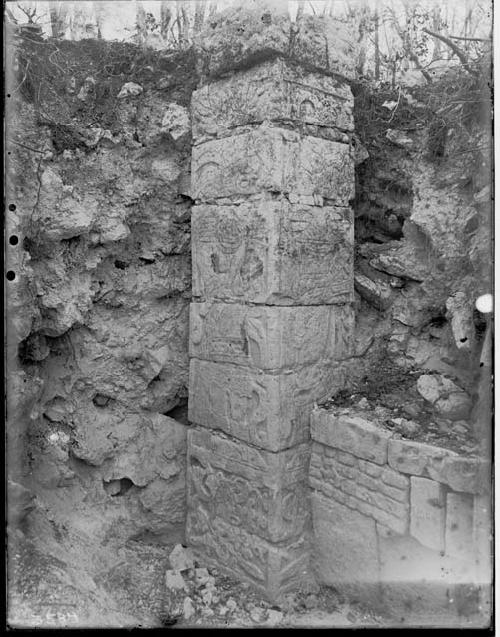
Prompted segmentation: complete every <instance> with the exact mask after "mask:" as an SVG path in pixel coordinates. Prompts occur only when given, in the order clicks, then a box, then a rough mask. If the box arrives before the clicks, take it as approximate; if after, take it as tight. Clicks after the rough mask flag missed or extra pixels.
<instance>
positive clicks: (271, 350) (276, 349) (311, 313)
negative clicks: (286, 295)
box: [189, 303, 354, 369]
mask: <svg viewBox="0 0 500 637" xmlns="http://www.w3.org/2000/svg"><path fill="white" fill-rule="evenodd" d="M353 330H354V312H353V310H352V308H351V306H344V305H340V306H339V305H335V306H332V305H322V306H295V307H272V306H248V305H240V304H235V303H231V304H229V303H228V304H226V303H192V304H191V315H190V341H189V342H190V355H191V356H192V357H196V358H201V359H204V360H211V361H215V362H219V363H234V364H237V365H246V366H248V367H258V368H260V369H282V368H294V367H302V366H303V365H306V364H308V363H314V362H317V361H319V360H322V359H334V360H339V359H342V358H346V357H348V356H349V354H350V353H351V348H352V345H351V343H352V334H353Z"/></svg>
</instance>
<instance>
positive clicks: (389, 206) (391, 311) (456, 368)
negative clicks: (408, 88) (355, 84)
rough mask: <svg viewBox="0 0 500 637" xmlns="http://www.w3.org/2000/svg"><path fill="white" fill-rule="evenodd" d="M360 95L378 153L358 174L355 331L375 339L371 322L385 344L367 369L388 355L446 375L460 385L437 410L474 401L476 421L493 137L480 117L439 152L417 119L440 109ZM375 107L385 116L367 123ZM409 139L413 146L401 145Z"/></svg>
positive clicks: (461, 413)
mask: <svg viewBox="0 0 500 637" xmlns="http://www.w3.org/2000/svg"><path fill="white" fill-rule="evenodd" d="M355 95H356V98H355V108H354V114H355V127H356V131H357V134H358V135H360V136H361V137H362V141H363V142H364V143H365V145H366V148H367V149H368V152H369V157H367V158H365V159H364V160H363V161H362V162H360V164H359V165H358V167H357V173H356V175H357V185H356V200H355V203H354V212H355V216H356V237H355V239H356V257H355V288H356V291H357V293H358V295H359V296H358V297H357V302H358V308H357V313H356V314H357V321H358V324H359V327H360V329H358V330H357V332H356V337H357V339H358V340H359V341H360V343H363V342H366V341H367V339H368V335H364V334H365V328H364V327H363V326H362V322H363V321H364V322H365V323H367V325H368V326H369V329H370V330H371V333H372V335H373V336H374V338H375V339H376V340H377V341H379V339H380V337H381V336H382V335H383V339H384V340H385V345H384V346H383V347H382V348H380V349H378V348H376V347H375V348H373V349H372V350H371V351H370V352H368V356H365V357H364V359H363V360H362V361H360V366H361V367H362V368H364V369H366V366H367V365H369V361H370V360H371V361H372V362H373V365H372V368H371V370H372V372H373V373H374V374H376V369H377V363H376V360H377V356H379V355H380V354H382V356H385V357H388V358H389V359H390V360H392V361H393V363H394V365H395V366H399V367H401V368H402V369H407V370H418V371H420V372H422V371H423V372H427V373H429V374H433V375H434V376H431V378H433V379H436V378H440V376H439V375H443V374H444V377H443V378H444V381H443V382H444V383H451V384H453V385H454V387H455V389H454V390H453V391H452V392H451V393H450V392H446V391H445V389H444V387H443V396H441V398H440V399H439V400H438V401H437V402H435V403H434V408H435V415H436V416H439V417H441V418H445V419H447V420H455V419H457V420H460V419H463V418H465V419H467V418H468V417H469V415H471V411H470V409H471V405H474V409H473V411H472V415H471V417H472V418H474V419H475V418H476V416H475V414H476V410H477V405H476V403H477V391H478V384H477V383H478V380H479V378H478V376H479V356H480V351H481V347H482V343H483V340H484V333H485V329H486V319H485V317H484V316H481V315H480V314H479V312H477V311H476V310H474V303H475V300H476V299H477V297H478V296H479V295H480V294H485V293H487V292H488V291H490V290H491V261H490V243H489V234H490V233H491V220H490V212H491V210H490V202H489V200H488V184H489V180H490V176H489V175H490V173H489V168H490V165H489V158H488V151H487V148H488V140H486V139H485V138H484V133H483V132H482V124H481V123H479V124H478V123H477V122H476V123H474V122H473V123H471V124H468V129H467V131H466V130H465V129H461V131H460V133H459V132H457V131H454V130H450V133H449V135H448V141H447V142H446V148H445V149H444V150H440V154H439V155H438V156H437V155H436V154H435V151H434V150H433V140H434V138H433V131H432V125H431V124H430V123H429V124H427V125H424V126H422V124H421V123H417V124H413V118H415V117H416V116H417V115H418V116H419V117H423V118H424V119H425V118H428V121H429V122H431V121H432V114H429V112H426V113H424V114H422V111H417V112H412V111H411V109H410V110H408V109H409V107H407V106H405V105H400V107H399V109H397V110H396V112H395V113H393V114H392V115H391V113H387V111H386V109H383V108H381V107H380V105H379V103H378V102H377V100H378V99H380V101H382V99H383V96H385V97H387V95H388V93H387V92H386V93H384V92H383V91H381V95H380V97H377V95H376V94H372V95H371V96H370V97H369V98H366V96H363V91H362V90H360V91H359V92H355ZM370 109H372V110H370ZM377 109H378V110H377ZM384 110H385V111H386V112H385V113H384ZM370 112H371V113H372V114H373V113H376V114H377V117H378V120H377V121H376V122H373V121H368V120H367V118H368V119H369V117H371V115H367V113H370ZM389 120H392V122H391V123H390V124H389V123H387V124H386V125H384V121H387V122H389ZM395 122H397V126H399V127H401V130H400V129H397V130H396V132H397V133H398V135H395V133H394V130H395V129H396V126H395ZM388 126H391V127H392V128H390V129H388V128H387V127H388ZM419 126H420V128H418V127H419ZM457 128H458V127H457ZM403 129H404V130H403ZM387 130H391V131H392V133H391V134H390V135H387V134H386V133H387ZM467 134H468V135H470V140H469V142H468V144H469V145H468V146H467V144H466V148H465V150H464V149H463V147H462V146H463V145H464V144H465V141H464V139H465V137H464V136H465V135H467ZM401 136H403V137H404V138H405V139H407V140H409V141H411V144H410V143H407V144H403V145H401V144H400V143H399V141H400V137H401ZM461 145H462V146H461ZM476 147H477V148H478V149H479V150H475V148H476ZM480 149H486V150H480ZM467 153H468V154H467ZM361 314H364V317H363V316H361ZM368 315H372V316H373V320H372V321H369V320H368ZM374 326H375V331H373V330H374ZM379 342H380V341H379ZM372 372H369V373H372ZM354 373H355V372H354ZM457 385H458V387H457ZM448 394H449V395H448ZM451 403H453V404H451ZM441 408H442V409H441Z"/></svg>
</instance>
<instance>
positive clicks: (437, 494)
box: [410, 477, 446, 551]
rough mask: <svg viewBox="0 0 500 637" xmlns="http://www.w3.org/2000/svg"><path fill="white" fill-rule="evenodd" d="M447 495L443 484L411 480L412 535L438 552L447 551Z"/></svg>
mask: <svg viewBox="0 0 500 637" xmlns="http://www.w3.org/2000/svg"><path fill="white" fill-rule="evenodd" d="M445 499H446V495H445V489H444V487H443V485H442V484H439V482H435V481H434V480H429V479H428V478H418V477H412V478H411V495H410V500H411V511H410V535H412V536H413V537H414V538H415V539H416V540H418V541H419V542H420V543H421V544H423V545H424V546H428V547H429V548H431V549H434V550H436V551H444V549H445V543H444V538H445V516H446V501H445Z"/></svg>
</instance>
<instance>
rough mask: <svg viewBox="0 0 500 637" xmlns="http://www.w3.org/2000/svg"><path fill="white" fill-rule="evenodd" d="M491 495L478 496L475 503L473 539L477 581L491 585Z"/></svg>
mask: <svg viewBox="0 0 500 637" xmlns="http://www.w3.org/2000/svg"><path fill="white" fill-rule="evenodd" d="M491 505H492V503H491V495H489V494H488V495H476V496H474V503H473V524H472V539H473V546H474V558H475V574H476V581H478V582H482V583H487V584H490V583H491V581H492V565H493V560H492V557H493V535H492V529H493V518H492V506H491Z"/></svg>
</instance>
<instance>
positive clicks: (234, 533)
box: [186, 509, 311, 601]
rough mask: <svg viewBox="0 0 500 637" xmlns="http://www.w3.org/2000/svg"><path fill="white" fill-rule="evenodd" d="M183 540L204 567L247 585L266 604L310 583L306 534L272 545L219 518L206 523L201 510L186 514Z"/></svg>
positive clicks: (208, 518) (204, 515) (308, 549)
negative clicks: (265, 599) (205, 565)
mask: <svg viewBox="0 0 500 637" xmlns="http://www.w3.org/2000/svg"><path fill="white" fill-rule="evenodd" d="M186 540H187V542H189V546H190V547H191V548H193V549H194V552H195V553H197V554H199V555H200V556H202V558H203V563H204V564H208V565H209V566H213V567H215V568H217V569H219V570H221V571H222V572H224V573H226V574H227V575H229V576H231V577H233V578H235V579H237V580H243V581H247V582H249V583H251V584H252V585H253V586H254V587H255V588H257V589H258V590H260V591H261V592H262V593H263V594H264V595H265V596H266V597H267V598H268V599H269V600H270V601H278V600H280V599H282V598H283V596H284V595H285V594H286V593H288V592H290V591H293V590H296V589H297V588H299V587H303V586H304V583H305V582H306V581H311V574H310V568H309V551H310V544H311V539H310V535H309V534H306V533H305V534H303V535H302V536H301V537H298V538H296V539H294V540H290V541H288V542H281V543H280V544H273V543H271V542H268V541H267V540H265V539H263V538H261V537H259V536H258V535H255V534H253V533H249V532H248V531H247V530H245V529H243V528H241V527H238V526H235V525H233V524H230V523H229V522H226V521H225V520H222V519H221V518H216V519H210V517H209V516H208V515H206V513H205V511H204V510H203V509H202V510H201V511H199V512H198V513H196V512H194V511H191V512H190V513H189V514H188V516H187V519H186Z"/></svg>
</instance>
